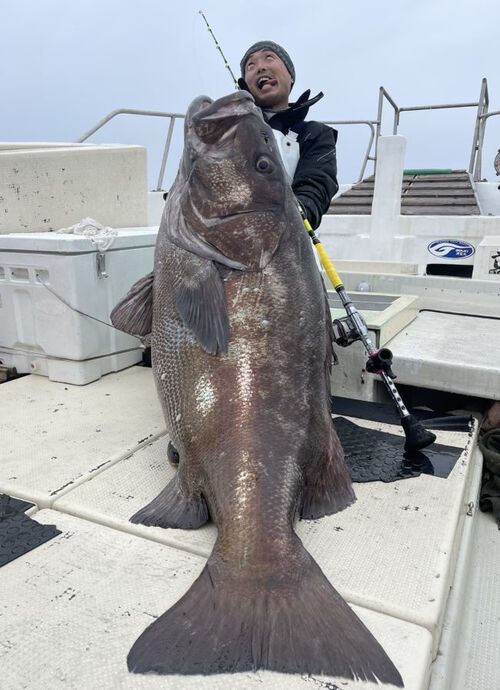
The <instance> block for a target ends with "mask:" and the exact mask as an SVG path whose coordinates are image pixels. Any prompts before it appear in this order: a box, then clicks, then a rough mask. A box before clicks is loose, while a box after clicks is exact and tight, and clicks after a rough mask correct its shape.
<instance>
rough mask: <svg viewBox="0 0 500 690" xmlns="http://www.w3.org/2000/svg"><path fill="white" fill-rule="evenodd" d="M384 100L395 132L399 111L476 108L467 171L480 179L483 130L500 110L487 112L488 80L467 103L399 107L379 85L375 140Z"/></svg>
mask: <svg viewBox="0 0 500 690" xmlns="http://www.w3.org/2000/svg"><path fill="white" fill-rule="evenodd" d="M384 100H386V101H387V102H388V103H389V104H390V105H391V106H392V108H393V110H394V118H393V124H392V133H393V134H397V133H398V128H399V124H400V120H401V113H403V112H411V111H413V112H415V111H418V110H448V109H453V108H476V109H477V112H476V121H475V125H474V137H473V140H472V151H471V156H470V161H469V173H470V175H473V178H474V181H476V182H477V181H478V180H480V179H481V161H482V152H483V143H484V132H485V127H486V122H487V119H488V118H489V117H491V116H493V115H499V114H500V111H495V112H492V113H488V107H489V95H488V81H487V79H486V78H483V80H482V81H481V91H480V94H479V100H477V101H473V102H469V103H441V104H437V105H413V106H405V107H400V106H398V105H397V103H396V102H395V100H394V99H393V98H392V97H391V95H390V94H389V93H388V91H387V90H386V89H385V88H384V87H383V86H381V87H380V89H379V99H378V112H377V135H376V140H377V141H378V137H379V136H380V134H381V129H382V114H383V108H384ZM373 158H374V160H375V169H376V165H377V146H376V145H375V155H374V157H373Z"/></svg>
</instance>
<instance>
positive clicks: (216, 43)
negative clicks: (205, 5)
mask: <svg viewBox="0 0 500 690" xmlns="http://www.w3.org/2000/svg"><path fill="white" fill-rule="evenodd" d="M198 11H199V13H200V14H201V16H202V17H203V19H204V21H205V24H206V25H207V30H208V32H209V33H210V35H211V36H212V38H213V39H214V43H215V47H216V48H217V50H218V51H219V53H220V54H221V57H222V59H223V60H224V67H225V68H226V69H227V70H229V74H230V75H231V78H232V80H233V81H234V87H235V88H236V89H239V88H240V87H239V86H238V80H237V79H236V77H235V76H234V74H233V70H232V69H231V65H230V64H229V62H228V61H227V59H226V56H225V55H224V53H223V52H222V48H221V47H220V44H219V41H218V40H217V39H216V38H215V34H214V32H213V31H212V27H211V26H210V24H209V23H208V20H207V18H206V17H205V15H204V14H203V12H202V10H198Z"/></svg>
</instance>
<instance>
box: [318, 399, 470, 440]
mask: <svg viewBox="0 0 500 690" xmlns="http://www.w3.org/2000/svg"><path fill="white" fill-rule="evenodd" d="M332 412H333V414H338V415H343V416H346V417H357V418H358V419H369V420H371V421H372V422H384V423H385V424H400V422H401V418H400V416H399V413H398V411H397V409H396V407H395V405H392V404H388V403H376V402H368V401H366V400H353V399H351V398H342V397H338V396H333V397H332ZM409 412H410V413H411V414H412V415H413V416H414V417H415V418H416V419H418V420H419V421H421V422H422V424H423V426H424V427H425V428H426V429H443V430H447V431H464V432H467V431H470V429H471V424H472V417H471V416H466V417H458V416H456V415H451V414H450V415H445V416H437V413H436V412H433V411H432V410H421V409H419V408H412V409H411V410H409Z"/></svg>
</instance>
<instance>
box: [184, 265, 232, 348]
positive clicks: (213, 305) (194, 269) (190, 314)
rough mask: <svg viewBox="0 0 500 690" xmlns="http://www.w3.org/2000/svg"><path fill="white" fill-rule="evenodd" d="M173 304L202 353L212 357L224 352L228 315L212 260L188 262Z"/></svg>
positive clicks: (222, 289)
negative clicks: (194, 337)
mask: <svg viewBox="0 0 500 690" xmlns="http://www.w3.org/2000/svg"><path fill="white" fill-rule="evenodd" d="M188 269H189V270H188ZM175 305H176V307H177V311H178V312H179V315H180V317H181V318H182V320H183V321H184V323H185V325H186V326H187V327H188V328H189V329H190V330H191V331H192V332H193V333H194V335H195V336H196V338H197V340H198V342H199V343H200V345H201V346H202V348H203V349H204V350H205V352H208V353H209V354H211V355H215V354H217V352H221V353H224V352H227V348H228V344H229V316H228V313H227V305H226V295H225V292H224V284H223V282H222V279H221V277H220V274H219V271H218V270H217V268H216V267H215V265H214V263H213V262H212V261H205V260H203V259H199V258H197V259H196V260H193V261H191V262H190V264H189V266H188V267H186V270H185V271H184V272H183V274H182V276H181V277H180V278H179V280H178V282H177V284H176V286H175Z"/></svg>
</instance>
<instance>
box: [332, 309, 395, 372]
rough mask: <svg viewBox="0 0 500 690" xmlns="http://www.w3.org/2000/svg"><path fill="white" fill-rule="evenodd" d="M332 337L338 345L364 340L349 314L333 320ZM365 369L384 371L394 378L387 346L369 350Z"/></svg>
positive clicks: (390, 354) (390, 353) (346, 345)
mask: <svg viewBox="0 0 500 690" xmlns="http://www.w3.org/2000/svg"><path fill="white" fill-rule="evenodd" d="M333 339H334V341H335V343H336V344H337V345H340V347H349V345H352V343H354V342H356V340H361V341H364V339H363V336H362V334H361V333H360V332H359V328H358V325H357V324H356V322H355V321H354V319H352V318H351V317H350V316H343V317H342V318H341V319H334V320H333ZM369 351H370V350H369ZM365 369H366V371H368V372H369V373H370V374H380V373H381V372H384V373H385V374H387V376H389V378H391V379H395V378H396V374H395V373H394V372H393V371H392V352H391V350H389V348H387V347H382V348H381V349H380V350H376V351H375V352H371V354H370V356H369V357H368V361H367V362H366V365H365Z"/></svg>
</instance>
